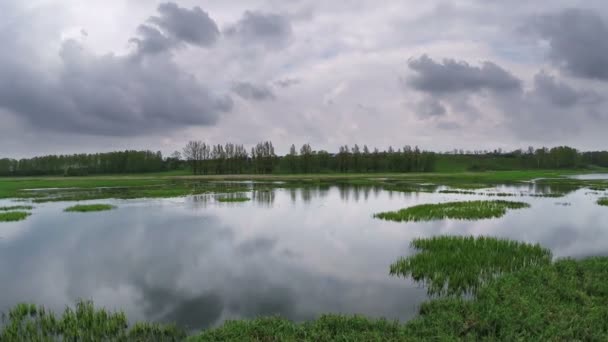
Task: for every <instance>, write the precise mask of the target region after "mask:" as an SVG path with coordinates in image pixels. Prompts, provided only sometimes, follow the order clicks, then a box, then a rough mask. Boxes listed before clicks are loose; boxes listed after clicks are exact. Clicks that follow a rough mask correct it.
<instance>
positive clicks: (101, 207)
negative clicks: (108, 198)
mask: <svg viewBox="0 0 608 342" xmlns="http://www.w3.org/2000/svg"><path fill="white" fill-rule="evenodd" d="M112 209H116V207H115V206H113V205H110V204H80V205H74V206H71V207H68V208H65V210H64V211H65V212H78V213H89V212H94V211H107V210H112Z"/></svg>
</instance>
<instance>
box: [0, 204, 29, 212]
mask: <svg viewBox="0 0 608 342" xmlns="http://www.w3.org/2000/svg"><path fill="white" fill-rule="evenodd" d="M32 209H34V207H33V206H31V205H15V206H11V207H0V211H11V210H32Z"/></svg>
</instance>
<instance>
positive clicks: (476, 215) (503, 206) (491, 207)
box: [374, 200, 530, 222]
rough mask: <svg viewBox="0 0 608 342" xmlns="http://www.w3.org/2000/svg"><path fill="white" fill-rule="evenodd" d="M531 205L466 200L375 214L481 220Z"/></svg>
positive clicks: (411, 218) (403, 219)
mask: <svg viewBox="0 0 608 342" xmlns="http://www.w3.org/2000/svg"><path fill="white" fill-rule="evenodd" d="M528 207H530V205H529V204H527V203H524V202H512V201H500V200H497V201H464V202H447V203H438V204H421V205H416V206H413V207H409V208H405V209H401V210H398V211H389V212H383V213H378V214H375V215H374V217H376V218H379V219H383V220H389V221H396V222H418V221H433V220H443V219H456V220H481V219H488V218H497V217H501V216H503V215H505V214H506V213H507V209H522V208H528Z"/></svg>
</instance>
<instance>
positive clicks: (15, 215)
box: [0, 211, 31, 222]
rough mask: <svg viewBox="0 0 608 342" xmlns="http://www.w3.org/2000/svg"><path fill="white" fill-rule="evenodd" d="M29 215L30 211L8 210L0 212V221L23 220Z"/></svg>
mask: <svg viewBox="0 0 608 342" xmlns="http://www.w3.org/2000/svg"><path fill="white" fill-rule="evenodd" d="M30 215H31V213H28V212H25V211H9V212H6V213H0V222H17V221H23V220H25V219H26V218H27V217H28V216H30Z"/></svg>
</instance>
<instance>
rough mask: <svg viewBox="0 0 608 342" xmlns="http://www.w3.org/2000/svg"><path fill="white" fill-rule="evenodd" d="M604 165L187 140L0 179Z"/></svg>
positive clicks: (561, 156)
mask: <svg viewBox="0 0 608 342" xmlns="http://www.w3.org/2000/svg"><path fill="white" fill-rule="evenodd" d="M588 167H608V152H607V151H598V152H580V151H577V150H576V149H574V148H571V147H567V146H560V147H554V148H551V149H548V148H538V149H535V148H532V147H530V148H528V149H526V150H515V151H508V152H507V151H502V150H493V151H463V150H454V151H452V152H445V153H435V152H429V151H424V150H421V149H419V148H418V147H417V146H416V147H413V148H412V147H410V146H405V147H402V148H393V147H389V148H388V149H385V150H379V149H377V148H373V149H370V148H368V147H367V146H366V145H364V146H362V147H360V146H359V145H354V146H352V147H349V146H346V145H345V146H340V148H339V149H338V152H337V153H330V152H327V151H316V150H313V148H312V147H311V146H310V145H309V144H305V145H303V146H301V147H300V148H299V149H298V148H296V146H294V145H292V146H291V148H290V150H289V153H288V154H287V155H284V156H278V155H277V154H276V153H275V149H274V146H273V144H272V142H270V141H265V142H261V143H258V144H257V145H256V146H254V147H253V148H251V150H249V151H248V150H247V149H246V148H245V147H244V146H243V145H238V144H232V143H227V144H225V145H209V144H206V143H204V142H201V141H190V142H189V143H188V144H187V145H186V147H185V148H184V149H183V151H182V152H179V151H176V152H173V153H172V154H171V155H170V156H168V157H163V155H162V154H161V152H152V151H120V152H109V153H95V154H73V155H48V156H43V157H35V158H30V159H19V160H16V159H8V158H4V159H0V176H40V175H64V176H86V175H91V174H129V173H147V172H163V171H173V170H190V171H191V172H192V173H193V174H197V175H207V174H306V173H386V172H458V171H486V170H487V171H489V170H526V169H575V168H588Z"/></svg>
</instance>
